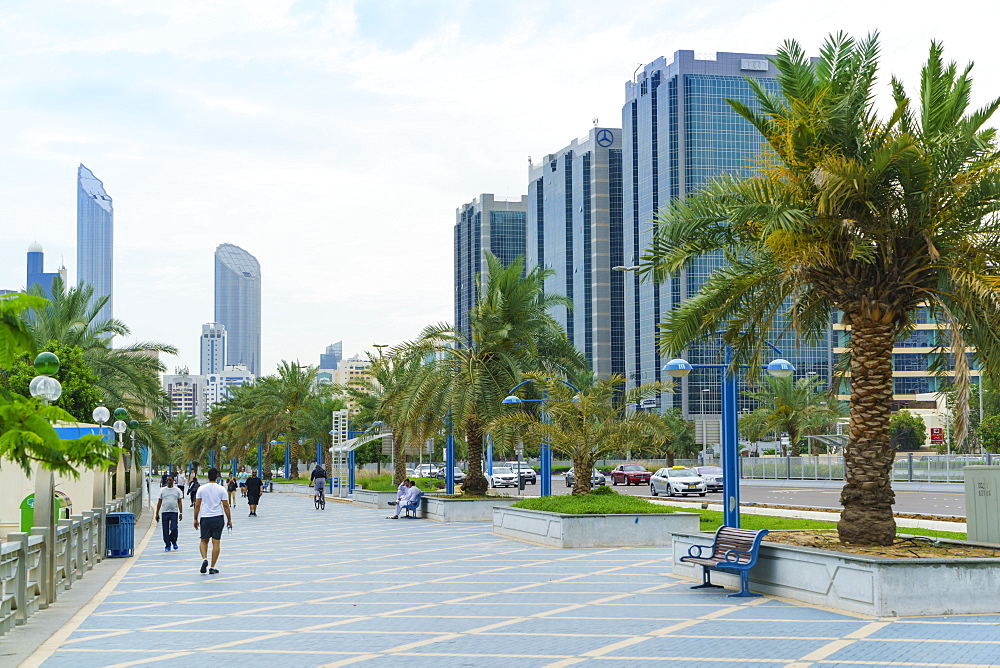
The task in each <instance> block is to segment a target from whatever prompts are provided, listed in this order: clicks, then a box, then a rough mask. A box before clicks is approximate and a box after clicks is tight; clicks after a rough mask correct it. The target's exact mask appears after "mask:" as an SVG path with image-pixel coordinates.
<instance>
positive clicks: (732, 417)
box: [663, 343, 795, 527]
mask: <svg viewBox="0 0 1000 668" xmlns="http://www.w3.org/2000/svg"><path fill="white" fill-rule="evenodd" d="M767 345H768V346H770V347H771V348H773V349H774V350H775V351H776V352H777V353H778V354H779V355H780V354H781V351H780V350H778V349H777V348H775V347H774V346H772V345H771V344H769V343H768V344H767ZM732 361H733V351H732V347H731V346H729V345H728V344H727V345H726V347H725V363H724V364H691V363H690V362H688V361H687V360H683V359H672V360H670V361H669V362H667V363H666V364H665V365H664V366H663V370H664V371H666V372H667V374H668V375H670V376H673V377H674V378H683V377H684V376H686V375H688V374H689V373H691V369H695V368H698V369H719V370H720V372H721V376H722V493H723V494H724V495H725V506H724V507H723V509H722V512H723V522H724V524H725V525H726V526H731V527H739V526H740V475H739V470H740V463H739V454H740V452H739V441H738V438H737V420H736V413H737V397H736V376H735V374H733V372H732V369H731V366H732ZM764 368H765V369H766V370H767V372H768V373H769V374H771V375H772V376H774V377H775V378H786V377H788V376H790V375H792V374H793V373H794V372H795V367H794V366H792V364H791V362H788V361H787V360H784V359H776V360H772V361H771V362H769V363H768V364H767V365H765V366H764Z"/></svg>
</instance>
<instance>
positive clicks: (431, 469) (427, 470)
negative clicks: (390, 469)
mask: <svg viewBox="0 0 1000 668" xmlns="http://www.w3.org/2000/svg"><path fill="white" fill-rule="evenodd" d="M437 472H438V467H436V466H434V465H433V464H421V465H419V466H417V468H415V469H413V475H415V476H417V477H418V478H433V477H434V476H435V475H437Z"/></svg>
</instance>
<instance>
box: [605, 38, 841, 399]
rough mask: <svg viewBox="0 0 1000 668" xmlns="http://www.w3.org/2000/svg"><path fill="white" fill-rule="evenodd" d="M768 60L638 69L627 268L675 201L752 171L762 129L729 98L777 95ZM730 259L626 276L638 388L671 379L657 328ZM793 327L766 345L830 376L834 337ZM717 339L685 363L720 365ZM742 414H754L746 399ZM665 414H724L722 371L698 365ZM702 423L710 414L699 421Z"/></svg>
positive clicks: (749, 57)
mask: <svg viewBox="0 0 1000 668" xmlns="http://www.w3.org/2000/svg"><path fill="white" fill-rule="evenodd" d="M769 59H770V56H768V55H765V54H753V53H724V52H719V53H711V54H695V53H694V52H693V51H677V52H675V53H674V55H673V56H671V57H667V58H662V57H661V58H658V59H656V60H654V61H653V62H652V63H650V64H648V65H646V66H644V67H642V68H640V69H639V70H638V71H637V72H636V74H635V77H634V78H633V80H631V81H628V82H626V84H625V104H624V106H623V107H622V181H623V190H624V194H623V198H622V206H623V218H624V234H623V238H622V242H623V244H622V245H623V260H624V261H623V264H625V265H636V264H638V263H639V261H640V258H641V257H642V255H643V254H644V253H646V252H647V251H648V250H649V248H650V244H651V242H652V235H653V227H652V224H651V223H652V222H653V219H654V217H655V215H656V213H657V211H658V210H659V209H660V208H661V207H663V206H665V205H667V204H668V203H669V202H670V201H671V200H674V199H677V198H680V197H683V196H684V195H686V194H687V193H690V192H693V191H696V190H698V189H699V188H701V187H703V186H704V185H705V184H706V183H707V182H708V180H709V179H711V178H712V177H714V176H718V175H722V174H730V175H740V174H748V173H751V172H752V170H753V169H754V163H753V161H754V158H755V156H758V155H760V153H761V152H762V151H763V150H764V141H763V138H762V137H761V135H760V133H759V132H758V131H757V130H756V129H755V128H754V127H753V126H752V125H750V123H749V122H748V121H747V120H746V119H744V118H743V117H742V116H740V115H739V114H737V113H736V112H735V111H734V110H733V108H732V107H731V106H730V105H729V103H728V102H727V100H729V99H733V100H739V101H740V102H743V103H744V104H747V105H749V106H751V107H755V106H756V98H755V97H754V94H753V91H752V90H751V88H750V85H749V84H748V83H747V77H751V78H753V79H755V80H756V81H757V82H759V83H760V85H761V86H762V87H763V88H765V89H766V90H770V91H777V90H778V83H777V80H776V79H775V77H776V75H777V70H776V68H775V66H774V64H773V63H771V62H770V60H769ZM725 262H726V260H725V258H724V257H723V256H722V254H721V253H712V254H705V255H703V256H702V257H699V258H697V259H696V260H694V261H693V262H692V263H691V265H690V266H688V267H687V268H686V269H684V270H682V271H681V272H679V273H677V274H675V275H674V276H671V277H669V278H668V279H667V280H666V281H664V282H662V283H660V282H655V281H652V280H648V279H644V278H642V277H640V276H638V275H637V274H636V273H635V272H631V273H629V274H628V275H627V276H626V277H625V280H624V296H625V300H624V318H623V320H624V322H625V330H624V334H625V370H626V375H627V376H628V378H629V379H630V381H631V382H632V383H648V382H651V381H656V380H668V378H665V377H664V376H665V374H663V373H662V372H661V368H662V367H663V364H664V363H665V362H666V361H667V360H666V359H664V358H662V357H661V355H660V349H659V346H658V344H657V334H658V333H659V324H660V323H661V322H663V320H664V318H665V316H666V314H668V313H669V312H670V311H671V310H673V309H674V308H676V307H677V306H678V305H680V304H682V303H683V302H684V301H686V300H688V299H690V298H692V297H693V296H694V295H695V294H697V292H698V290H699V288H700V287H701V286H702V285H703V284H704V283H705V281H706V280H707V279H708V277H709V276H710V275H711V274H712V273H713V272H714V271H715V270H716V269H718V268H720V267H722V266H724V264H725ZM788 325H789V323H788V321H787V319H785V318H783V317H779V318H776V319H775V320H774V322H773V325H772V327H771V336H770V337H769V342H770V343H773V344H775V345H777V346H778V347H779V348H780V349H781V350H782V353H783V354H782V357H785V358H786V359H788V360H789V361H791V362H792V363H793V364H794V365H795V367H796V376H797V377H800V376H806V375H816V376H819V377H821V378H823V379H824V380H826V381H827V382H830V379H831V366H832V350H833V337H832V330H830V331H829V332H828V336H827V340H825V341H821V342H818V343H809V344H807V343H805V342H798V341H796V337H795V335H794V333H789V331H788ZM719 348H720V346H719V342H718V341H717V340H716V341H708V342H705V343H695V344H692V345H691V346H690V347H689V348H688V349H687V350H686V351H685V352H684V355H683V357H684V358H685V359H687V360H688V361H689V362H691V363H693V364H715V363H718V360H719V356H718V355H719ZM739 401H740V408H741V409H746V408H752V407H753V403H752V401H751V400H750V399H748V398H746V397H743V396H742V395H741V396H740V400H739ZM657 407H658V408H659V409H660V410H662V409H666V408H670V407H676V408H680V409H681V410H682V411H683V412H684V414H685V415H686V416H691V415H699V416H705V415H708V416H711V417H712V418H713V419H717V416H718V415H719V413H720V412H721V391H720V379H719V373H718V371H717V370H713V369H695V370H693V371H692V372H691V373H690V374H689V375H688V376H687V377H686V378H684V379H683V381H682V382H681V383H680V387H679V388H678V391H677V392H675V393H663V394H661V395H660V396H659V397H658V398H657ZM702 419H704V418H702Z"/></svg>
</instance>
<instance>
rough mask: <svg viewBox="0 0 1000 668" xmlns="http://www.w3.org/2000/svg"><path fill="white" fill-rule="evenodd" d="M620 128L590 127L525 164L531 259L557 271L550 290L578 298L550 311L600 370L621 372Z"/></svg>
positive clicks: (602, 372) (604, 373)
mask: <svg viewBox="0 0 1000 668" xmlns="http://www.w3.org/2000/svg"><path fill="white" fill-rule="evenodd" d="M621 134H622V133H621V129H620V128H605V127H595V128H592V129H591V130H590V131H589V132H588V134H587V135H586V136H584V137H580V138H579V139H574V140H573V142H572V143H570V144H569V145H568V146H566V147H564V148H562V149H561V150H559V151H556V152H555V153H550V154H548V155H546V156H545V157H544V158H543V159H542V160H541V162H537V163H532V164H531V166H530V167H529V170H528V171H529V173H528V201H529V202H531V206H530V207H529V209H528V226H527V249H528V256H527V259H528V265H529V266H533V265H543V266H544V267H545V268H547V269H551V270H553V271H554V272H555V274H554V275H553V276H550V277H549V278H548V279H546V281H545V291H546V292H547V293H549V294H557V295H564V296H568V297H569V298H570V299H572V302H573V306H572V308H571V309H567V308H565V307H562V306H560V307H557V308H556V309H555V312H553V314H552V315H553V316H554V317H555V318H556V320H558V321H559V322H560V324H562V325H563V327H564V328H565V329H566V334H567V336H569V338H570V340H571V341H572V342H573V344H574V345H575V346H576V347H577V348H578V349H579V350H580V351H581V352H583V353H584V354H585V355H586V356H587V359H588V360H590V363H591V367H592V368H593V370H594V372H595V373H597V374H598V375H600V376H603V377H607V376H608V375H610V374H611V373H614V372H617V373H623V372H624V342H623V335H624V329H623V327H622V323H621V317H620V315H621V313H622V311H623V302H622V294H621V290H620V286H621V280H622V279H621V274H620V272H612V271H611V267H613V266H617V265H620V264H621V263H622V247H621V235H622V177H621V164H622V153H621ZM612 274H614V275H612ZM615 285H617V286H619V289H618V290H617V291H616V290H614V288H613V286H615ZM615 313H617V314H619V317H618V319H617V320H616V319H615V317H614V314H615ZM616 323H617V324H618V327H617V329H613V327H614V326H615V324H616Z"/></svg>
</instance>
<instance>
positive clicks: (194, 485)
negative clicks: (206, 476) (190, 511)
mask: <svg viewBox="0 0 1000 668" xmlns="http://www.w3.org/2000/svg"><path fill="white" fill-rule="evenodd" d="M200 486H201V483H200V482H198V469H191V477H190V478H188V491H187V493H188V496H190V497H191V507H192V508H194V497H195V495H196V494H198V488H199V487H200Z"/></svg>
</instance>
